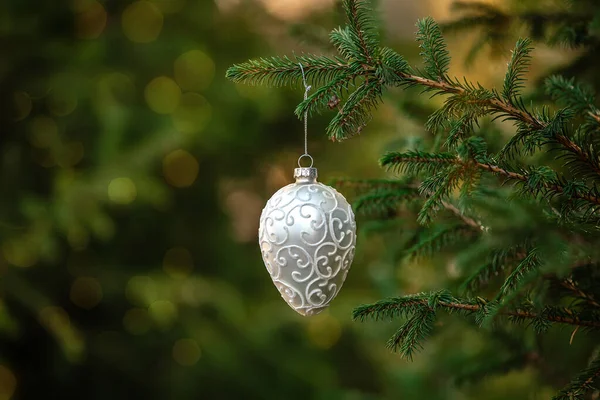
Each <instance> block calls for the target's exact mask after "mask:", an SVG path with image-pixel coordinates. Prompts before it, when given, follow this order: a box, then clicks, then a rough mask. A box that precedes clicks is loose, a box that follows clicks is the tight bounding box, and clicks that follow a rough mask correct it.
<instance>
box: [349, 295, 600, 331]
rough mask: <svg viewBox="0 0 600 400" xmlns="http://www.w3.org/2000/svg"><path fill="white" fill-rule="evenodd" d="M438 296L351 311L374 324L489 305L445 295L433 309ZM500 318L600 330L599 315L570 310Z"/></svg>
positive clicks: (522, 310) (522, 311)
mask: <svg viewBox="0 0 600 400" xmlns="http://www.w3.org/2000/svg"><path fill="white" fill-rule="evenodd" d="M439 293H440V292H432V293H419V294H416V295H409V296H404V297H396V298H390V299H386V300H381V301H378V302H376V303H373V304H367V305H361V306H359V307H357V308H355V309H354V311H353V313H352V317H353V319H354V320H359V321H365V320H366V319H367V318H372V319H375V320H380V319H393V318H397V317H403V316H409V315H414V314H415V313H416V312H418V311H420V310H421V309H423V308H426V309H429V310H431V311H435V310H436V309H443V310H445V311H447V312H450V313H452V312H459V313H463V314H464V315H472V314H474V313H478V312H482V311H484V312H485V311H486V308H487V304H488V302H487V301H486V300H484V299H481V298H477V299H458V298H455V297H452V296H450V295H449V294H447V293H445V294H444V295H443V297H442V298H441V299H440V300H439V301H437V303H436V306H435V308H434V307H432V306H431V305H430V301H431V299H432V297H433V296H439ZM498 314H499V315H503V316H508V317H512V319H511V320H512V321H514V322H520V321H524V320H531V321H533V320H536V319H540V318H541V319H543V320H546V321H548V322H550V323H557V324H563V325H573V326H581V327H587V328H593V329H600V315H596V314H593V315H592V317H591V318H590V319H583V318H581V317H579V314H578V313H577V312H575V311H573V310H570V309H567V308H561V307H545V308H544V309H543V310H542V311H541V312H534V311H531V310H530V309H529V307H525V306H523V307H513V308H507V309H503V310H501V311H499V312H498Z"/></svg>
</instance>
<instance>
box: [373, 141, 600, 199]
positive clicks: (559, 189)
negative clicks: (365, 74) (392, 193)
mask: <svg viewBox="0 0 600 400" xmlns="http://www.w3.org/2000/svg"><path fill="white" fill-rule="evenodd" d="M380 164H381V166H383V167H386V168H387V169H388V170H393V171H395V172H396V173H399V172H405V173H408V174H411V175H413V174H416V173H420V172H424V171H425V172H428V173H432V172H436V171H439V170H440V166H442V167H444V166H447V165H463V166H465V167H468V166H473V167H476V168H479V169H481V170H484V171H488V172H492V173H494V174H497V175H501V176H504V177H506V178H508V179H509V180H515V181H519V182H523V183H525V184H527V183H536V186H538V188H537V189H536V190H539V189H540V188H543V189H545V190H547V191H549V192H550V194H564V195H565V196H567V197H571V198H576V199H582V200H585V201H588V202H590V203H593V204H598V205H600V197H598V196H597V195H595V194H594V192H593V191H591V190H587V191H584V190H583V188H579V190H573V189H572V188H567V187H566V186H564V185H561V184H560V183H559V182H558V181H557V180H551V181H544V180H540V181H536V182H532V181H531V175H530V174H521V173H518V172H514V171H510V170H508V169H506V168H502V167H500V166H498V165H495V164H492V163H484V162H479V161H473V160H461V159H460V158H459V157H457V156H455V155H453V154H450V153H436V154H430V153H425V152H406V153H394V152H391V153H388V154H386V155H384V156H383V157H382V158H381V160H380ZM532 189H533V188H532Z"/></svg>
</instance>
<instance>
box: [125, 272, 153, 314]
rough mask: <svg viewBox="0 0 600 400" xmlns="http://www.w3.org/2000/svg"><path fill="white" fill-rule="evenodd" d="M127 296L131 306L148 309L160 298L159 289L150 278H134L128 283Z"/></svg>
mask: <svg viewBox="0 0 600 400" xmlns="http://www.w3.org/2000/svg"><path fill="white" fill-rule="evenodd" d="M125 295H126V296H127V299H128V300H129V302H130V303H131V304H134V305H138V306H144V307H147V306H149V305H150V304H152V303H153V302H154V301H156V299H157V298H158V288H157V286H156V282H154V280H153V279H152V278H150V277H149V276H141V275H139V276H134V277H132V278H131V279H129V281H128V282H127V286H126V288H125Z"/></svg>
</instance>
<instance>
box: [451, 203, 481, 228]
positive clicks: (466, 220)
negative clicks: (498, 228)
mask: <svg viewBox="0 0 600 400" xmlns="http://www.w3.org/2000/svg"><path fill="white" fill-rule="evenodd" d="M442 206H444V208H445V209H446V210H448V211H450V212H451V213H452V214H454V215H456V216H457V217H458V218H460V219H461V220H462V221H463V222H464V223H465V224H466V225H468V226H470V227H471V228H473V229H475V230H477V231H485V230H486V229H485V227H484V226H483V225H481V224H480V223H479V222H477V221H475V220H474V219H473V218H471V217H468V216H466V215H465V214H463V213H462V212H461V211H460V210H459V209H458V208H457V207H456V206H455V205H454V204H451V203H449V202H447V201H444V200H442Z"/></svg>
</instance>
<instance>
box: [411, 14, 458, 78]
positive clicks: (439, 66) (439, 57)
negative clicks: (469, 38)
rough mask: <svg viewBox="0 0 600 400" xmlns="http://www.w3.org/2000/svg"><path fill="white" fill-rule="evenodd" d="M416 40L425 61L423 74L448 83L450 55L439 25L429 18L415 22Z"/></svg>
mask: <svg viewBox="0 0 600 400" xmlns="http://www.w3.org/2000/svg"><path fill="white" fill-rule="evenodd" d="M417 28H418V29H417V40H418V41H419V42H421V44H420V45H419V47H420V48H421V50H422V52H421V53H420V54H421V55H422V56H423V59H424V61H425V74H426V76H427V77H428V78H430V79H435V80H438V81H440V82H447V81H448V75H447V74H448V68H449V66H450V53H449V52H448V49H447V47H446V42H445V41H444V37H443V36H442V31H441V29H440V27H439V25H438V24H437V23H436V22H435V21H434V20H433V18H431V17H427V18H425V19H420V20H418V21H417Z"/></svg>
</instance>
